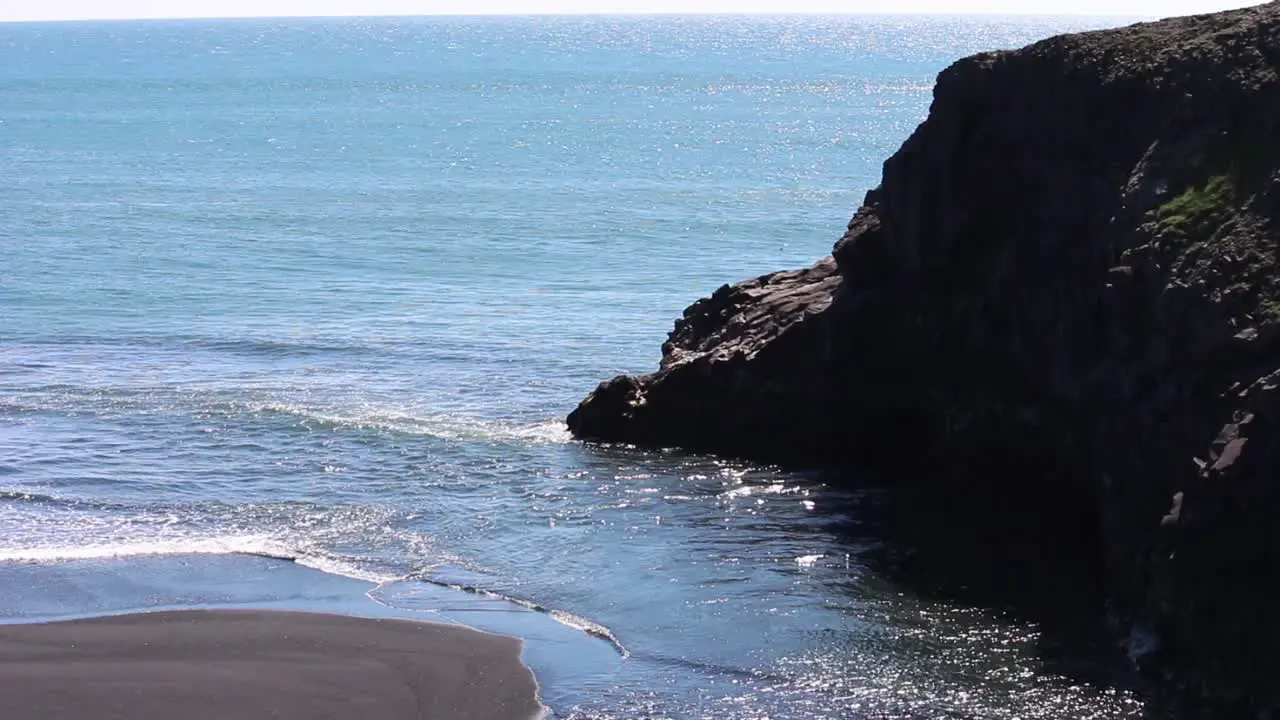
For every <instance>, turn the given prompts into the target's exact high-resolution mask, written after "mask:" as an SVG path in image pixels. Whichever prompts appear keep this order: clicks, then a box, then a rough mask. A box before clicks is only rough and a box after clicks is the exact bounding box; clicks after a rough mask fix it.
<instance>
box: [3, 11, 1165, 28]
mask: <svg viewBox="0 0 1280 720" xmlns="http://www.w3.org/2000/svg"><path fill="white" fill-rule="evenodd" d="M435 17H449V18H537V17H581V18H586V17H595V18H607V17H938V18H948V17H993V18H995V17H1006V18H1053V17H1061V18H1125V19H1135V20H1146V19H1155V18H1158V17H1160V16H1159V15H1144V14H1131V13H1118V14H1108V13H1095V12H1070V11H1067V12H1016V13H1011V12H992V11H983V10H976V11H973V12H923V11H910V10H907V11H900V12H866V11H863V12H840V11H805V10H798V11H784V12H774V11H750V10H746V11H719V10H717V11H698V10H691V11H685V12H651V11H644V10H635V11H630V10H615V11H609V12H594V11H584V12H575V11H558V12H538V11H531V12H519V13H512V12H475V11H467V12H426V13H322V14H279V15H142V16H130V17H115V16H105V17H104V16H89V17H49V18H0V24H15V25H16V24H35V23H72V22H135V21H144V22H149V21H165V20H325V19H385V18H435Z"/></svg>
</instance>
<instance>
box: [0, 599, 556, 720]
mask: <svg viewBox="0 0 1280 720" xmlns="http://www.w3.org/2000/svg"><path fill="white" fill-rule="evenodd" d="M0 695H3V697H4V698H5V706H6V717H10V718H15V719H18V718H40V719H41V720H56V719H59V718H85V717H95V718H103V719H104V720H105V719H106V718H129V719H130V720H147V719H148V718H156V719H157V720H159V719H160V718H165V719H168V718H175V717H182V718H184V719H185V720H200V719H202V718H210V719H213V718H229V717H235V718H244V719H249V718H351V717H377V718H383V719H385V720H393V719H395V718H450V719H453V720H464V719H468V718H470V719H474V720H486V719H491V718H492V719H499V718H502V719H508V718H510V719H513V720H515V719H524V718H535V717H538V716H539V714H540V712H541V706H540V705H539V703H538V700H537V684H536V682H535V681H534V678H533V674H532V673H531V672H530V671H529V669H528V668H526V667H525V666H524V665H522V664H521V662H520V641H519V640H518V639H516V638H511V637H506V636H501V635H493V634H488V633H482V632H478V631H475V630H471V629H468V628H464V627H461V626H455V625H447V624H443V623H426V622H416V621H411V620H401V619H391V618H359V617H350V616H343V615H336V614H324V613H304V612H290V611H276V610H183V611H172V612H149V613H135V614H129V615H115V616H107V617H99V618H88V619H77V620H69V621H61V622H52V623H36V624H22V625H7V626H3V627H0Z"/></svg>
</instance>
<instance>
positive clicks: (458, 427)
mask: <svg viewBox="0 0 1280 720" xmlns="http://www.w3.org/2000/svg"><path fill="white" fill-rule="evenodd" d="M246 409H248V410H249V411H250V412H274V413H281V414H288V415H294V416H297V417H299V418H302V419H303V420H310V421H314V422H320V423H325V424H328V425H337V426H341V427H353V428H373V429H380V430H390V431H392V432H401V433H407V434H411V435H430V436H432V437H437V438H440V439H442V440H525V441H529V442H543V443H567V442H569V441H570V440H571V439H572V438H571V436H570V434H569V428H568V426H566V425H565V423H564V422H563V421H560V420H547V421H543V422H539V423H520V422H517V421H514V420H493V419H483V418H476V417H468V416H465V415H453V414H448V413H420V412H414V411H412V410H406V409H400V408H391V407H383V406H378V405H356V406H351V407H344V408H331V407H310V406H307V405H296V404H292V403H262V404H259V405H255V406H251V407H249V408H246Z"/></svg>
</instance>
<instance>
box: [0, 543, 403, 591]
mask: <svg viewBox="0 0 1280 720" xmlns="http://www.w3.org/2000/svg"><path fill="white" fill-rule="evenodd" d="M158 555H248V556H252V557H261V558H268V559H271V560H283V561H285V562H292V563H296V564H298V565H301V566H303V567H308V568H311V569H312V570H316V571H319V572H323V573H326V574H329V575H338V576H342V577H349V578H352V579H355V580H362V581H365V582H371V583H385V582H391V581H393V580H396V579H399V578H398V576H392V575H386V574H380V573H375V572H371V571H369V570H367V569H365V568H361V567H359V566H358V565H356V564H354V563H351V562H348V561H345V560H343V559H341V558H335V557H327V556H324V555H317V554H313V553H306V552H301V551H298V550H295V549H293V548H290V547H288V546H287V545H284V544H282V543H280V542H278V541H276V540H272V539H270V538H266V537H262V536H254V535H234V536H224V537H213V538H180V539H173V540H150V541H138V542H120V543H99V544H93V545H63V546H48V547H29V548H0V563H53V562H70V561H75V560H108V559H113V558H129V557H146V556H158Z"/></svg>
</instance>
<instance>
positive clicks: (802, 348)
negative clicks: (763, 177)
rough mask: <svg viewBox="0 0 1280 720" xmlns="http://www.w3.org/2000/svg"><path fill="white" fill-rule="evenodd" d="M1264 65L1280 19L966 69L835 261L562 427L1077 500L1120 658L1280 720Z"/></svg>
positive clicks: (1020, 497)
mask: <svg viewBox="0 0 1280 720" xmlns="http://www.w3.org/2000/svg"><path fill="white" fill-rule="evenodd" d="M1278 73H1280V4H1276V3H1272V4H1268V5H1265V6H1260V7H1257V8H1253V9H1249V10H1241V11H1233V12H1228V13H1220V14H1216V15H1207V16H1199V17H1192V18H1181V19H1175V20H1169V21H1163V22H1159V23H1149V24H1142V25H1136V26H1132V27H1129V28H1123V29H1119V30H1111V31H1102V32H1093V33H1084V34H1079V35H1069V36H1062V37H1056V38H1052V39H1049V40H1045V41H1043V42H1040V43H1037V44H1035V45H1032V46H1030V47H1027V48H1024V49H1021V50H1017V51H1012V52H994V53H987V54H983V55H978V56H974V57H970V58H967V59H964V60H961V61H959V62H957V63H956V64H955V65H953V66H952V67H950V68H948V69H947V70H945V71H944V72H943V73H942V74H941V75H940V76H939V77H938V81H937V85H936V88H935V91H934V102H933V105H932V108H931V110H930V114H929V117H928V119H927V120H926V121H925V122H924V123H923V124H922V125H921V126H920V127H919V128H918V129H917V130H916V132H915V133H914V134H913V135H912V136H911V137H910V138H909V139H908V140H907V141H906V143H904V144H903V146H902V148H901V149H900V150H899V151H898V152H897V153H896V154H895V155H894V156H893V157H891V158H890V159H889V160H888V161H887V162H886V163H885V165H884V172H883V179H882V182H881V185H880V187H878V188H877V189H875V190H873V191H871V192H870V193H868V194H867V197H866V200H865V202H864V204H863V206H862V207H861V208H860V209H859V210H858V212H857V214H856V215H855V216H854V217H853V220H852V221H851V222H850V223H849V226H848V230H847V232H846V233H845V234H844V236H843V237H842V238H840V240H839V241H838V242H837V243H836V245H835V248H834V252H833V254H832V257H830V258H826V259H824V260H822V261H820V262H819V263H817V264H816V265H814V266H813V267H811V268H808V269H805V270H798V271H790V272H780V273H774V274H771V275H767V276H764V277H761V278H758V279H755V280H750V281H747V282H744V283H739V284H737V285H732V286H726V287H722V288H720V289H719V290H717V291H716V292H715V293H714V294H713V295H712V296H711V297H710V298H707V299H703V300H700V301H698V302H697V303H695V304H694V305H692V306H691V307H689V308H688V309H687V310H686V311H685V313H684V317H683V318H681V319H680V320H678V321H677V322H676V326H675V329H674V330H673V331H672V333H671V336H670V339H669V340H668V342H667V343H666V344H665V345H664V346H663V356H662V362H661V366H660V368H659V369H658V371H657V372H655V373H652V374H649V375H643V376H638V377H619V378H615V379H613V380H611V381H608V382H606V383H604V384H602V385H601V386H600V387H599V388H598V389H597V390H596V391H595V392H593V393H592V394H591V395H590V396H588V397H587V399H586V400H584V401H583V402H582V404H581V405H580V406H579V407H578V409H577V410H575V411H574V412H573V413H572V414H571V415H570V416H569V426H570V429H571V430H572V431H573V433H574V434H575V435H576V436H578V437H580V438H584V439H589V440H600V441H610V442H626V443H634V444H637V445H641V446H651V447H656V446H668V447H682V448H687V449H691V450H697V451H708V452H715V453H723V454H730V455H736V456H742V457H749V458H758V459H762V460H770V461H781V462H786V463H792V464H802V465H822V466H830V465H835V464H840V463H843V462H845V461H852V460H868V459H869V460H876V461H883V462H886V463H888V464H890V465H892V466H897V467H910V468H917V469H918V468H922V467H947V468H949V469H950V472H948V473H945V474H929V475H928V476H927V478H924V479H921V480H920V482H922V483H925V484H926V485H927V484H928V483H929V482H936V483H943V482H946V483H957V482H965V483H973V484H978V485H984V486H989V487H987V488H986V489H987V490H988V491H989V490H990V488H991V487H1005V488H1009V489H1016V490H1017V492H1011V493H1009V494H1008V495H1007V496H1005V495H1001V494H1000V493H995V494H992V493H990V492H986V493H985V494H984V497H1004V498H1005V501H1003V502H995V501H993V502H990V503H988V510H989V512H990V513H992V514H1000V513H1019V512H1028V511H1030V510H1031V509H1032V508H1033V507H1034V510H1035V511H1036V512H1041V513H1046V512H1048V513H1052V512H1053V511H1052V509H1051V508H1052V504H1050V505H1049V506H1048V507H1049V508H1050V509H1048V510H1046V505H1045V504H1044V503H1036V504H1034V505H1030V504H1028V503H1029V502H1030V500H1029V498H1033V497H1040V498H1043V497H1055V496H1056V497H1064V498H1065V497H1070V498H1074V499H1079V498H1087V499H1088V503H1087V507H1090V508H1093V512H1091V513H1088V512H1086V513H1083V514H1082V515H1081V516H1079V517H1076V516H1075V515H1073V516H1072V517H1066V518H1053V520H1054V521H1055V522H1057V523H1059V524H1060V523H1063V522H1065V523H1066V524H1067V525H1072V524H1074V526H1075V527H1077V528H1078V531H1079V532H1081V533H1086V532H1087V533H1092V534H1097V535H1098V536H1099V537H1100V539H1101V542H1100V543H1099V545H1098V546H1099V547H1101V548H1103V549H1102V551H1101V552H1102V554H1103V557H1102V558H1099V562H1100V563H1102V564H1104V566H1105V568H1106V577H1107V581H1108V589H1109V593H1110V598H1111V611H1112V615H1113V618H1114V620H1115V622H1116V624H1117V626H1118V627H1120V628H1122V629H1123V631H1124V634H1125V636H1126V637H1127V638H1128V642H1129V646H1130V649H1131V651H1132V652H1133V654H1134V656H1135V657H1136V658H1138V659H1139V661H1140V662H1141V663H1142V664H1143V665H1144V667H1145V668H1146V669H1147V670H1148V671H1149V672H1151V673H1152V674H1154V675H1156V676H1158V677H1161V678H1163V679H1164V680H1165V681H1166V683H1167V685H1168V686H1169V687H1173V688H1177V689H1178V690H1180V691H1181V692H1182V693H1184V694H1185V695H1187V696H1189V697H1197V698H1203V699H1206V700H1208V701H1209V702H1211V703H1212V704H1213V705H1214V707H1217V708H1219V709H1224V711H1225V710H1231V711H1241V712H1243V711H1248V712H1249V713H1250V717H1257V716H1259V713H1264V712H1267V713H1269V712H1273V711H1276V709H1277V708H1280V682H1277V678H1280V613H1276V612H1274V611H1273V609H1272V602H1271V594H1272V592H1273V590H1272V588H1274V587H1280V582H1278V581H1280V523H1278V522H1276V521H1275V517H1276V514H1277V513H1278V512H1280V478H1278V477H1277V473H1278V472H1280V433H1277V430H1276V427H1277V423H1278V422H1280V273H1278V270H1280V249H1278V247H1277V244H1278V243H1280V225H1277V222H1280V78H1278ZM921 477H924V476H921ZM930 478H931V479H930ZM1062 507H1063V508H1064V510H1063V511H1062V512H1064V513H1066V512H1070V513H1073V514H1077V513H1080V511H1079V508H1080V507H1081V503H1079V502H1071V503H1064V504H1063V506H1062ZM1066 508H1070V510H1067V509H1066ZM1086 516H1087V517H1086ZM1261 716H1263V717H1268V716H1269V715H1261Z"/></svg>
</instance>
